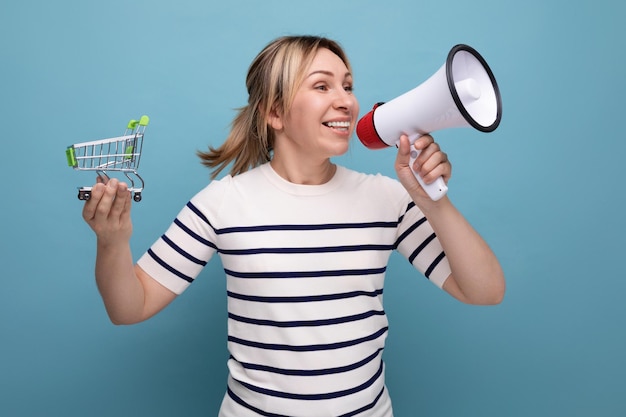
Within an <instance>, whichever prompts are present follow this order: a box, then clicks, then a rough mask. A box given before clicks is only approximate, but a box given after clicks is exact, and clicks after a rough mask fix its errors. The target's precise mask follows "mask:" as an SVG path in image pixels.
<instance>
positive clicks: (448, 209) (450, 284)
mask: <svg viewBox="0 0 626 417" xmlns="http://www.w3.org/2000/svg"><path fill="white" fill-rule="evenodd" d="M410 146H411V145H410V144H409V140H408V138H407V137H406V136H403V137H402V138H401V140H400V146H399V147H398V156H397V158H396V163H395V169H396V173H397V175H398V179H399V180H400V182H401V183H402V185H403V186H404V187H405V188H406V189H407V191H408V192H409V195H410V196H411V198H412V199H413V201H414V202H415V204H416V205H417V206H418V207H419V208H420V209H421V210H422V212H423V213H424V215H425V216H426V218H427V219H428V222H429V223H430V225H431V226H432V228H433V230H434V231H435V233H436V235H437V238H438V239H439V241H440V242H441V246H442V247H443V250H444V251H445V253H446V257H447V259H448V262H449V263H450V269H451V271H452V272H451V274H450V276H449V277H448V279H447V280H446V281H445V283H444V285H443V289H444V290H445V291H447V292H448V293H449V294H450V295H452V296H453V297H455V298H457V299H458V300H460V301H462V302H464V303H468V304H482V305H489V304H498V303H500V302H501V301H502V299H503V297H504V292H505V280H504V274H503V272H502V268H501V266H500V262H498V259H497V258H496V256H495V254H494V253H493V251H492V250H491V248H490V247H489V245H487V243H486V242H485V240H484V239H483V238H482V237H481V236H480V235H479V234H478V232H477V231H476V230H475V229H474V228H473V227H472V226H471V225H470V224H469V222H468V221H467V219H465V217H464V216H463V215H462V214H461V213H460V212H459V211H458V210H457V208H456V207H455V206H454V205H453V204H452V202H451V201H450V199H449V198H448V197H447V196H444V197H443V198H441V199H440V200H438V201H433V200H431V199H430V197H429V196H428V195H427V194H426V193H425V192H424V190H423V189H422V187H421V186H420V185H419V182H418V181H417V180H416V179H415V176H414V174H413V171H412V170H411V168H410V167H409V152H410ZM414 146H415V148H416V149H419V150H420V151H421V152H420V155H419V156H418V158H417V160H416V162H415V168H417V169H419V171H418V172H419V173H420V175H421V177H422V178H423V179H424V181H425V182H426V183H430V182H432V181H434V180H435V179H436V178H437V177H439V176H442V177H443V178H444V181H445V182H446V183H447V181H448V180H449V178H450V175H451V172H452V167H451V165H450V162H449V161H448V158H447V156H446V154H445V153H444V152H442V151H441V150H440V148H439V146H438V145H437V144H436V143H435V142H434V140H433V138H432V137H431V136H429V135H426V136H422V137H421V138H419V139H418V140H417V141H416V142H415V144H414Z"/></svg>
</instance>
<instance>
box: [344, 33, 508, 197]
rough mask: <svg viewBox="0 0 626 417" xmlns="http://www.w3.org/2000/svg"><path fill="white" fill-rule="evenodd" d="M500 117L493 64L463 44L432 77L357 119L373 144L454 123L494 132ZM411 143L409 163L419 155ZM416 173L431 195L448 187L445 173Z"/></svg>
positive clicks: (363, 136)
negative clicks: (426, 176)
mask: <svg viewBox="0 0 626 417" xmlns="http://www.w3.org/2000/svg"><path fill="white" fill-rule="evenodd" d="M501 118H502V101H501V99H500V90H499V88H498V84H497V82H496V79H495V77H494V76H493V73H492V72H491V69H490V68H489V66H488V65H487V62H485V60H484V59H483V57H482V56H481V55H480V54H479V53H478V52H477V51H476V50H475V49H474V48H472V47H470V46H468V45H463V44H459V45H456V46H454V47H453V48H452V49H451V50H450V52H449V53H448V58H447V59H446V62H445V63H444V64H443V65H442V66H441V68H440V69H439V70H438V71H437V72H436V73H434V74H433V75H432V76H431V77H430V78H429V79H428V80H426V81H424V82H423V83H422V84H420V85H418V86H417V87H415V88H414V89H412V90H411V91H408V92H406V93H404V94H402V95H400V96H398V97H396V98H394V99H393V100H391V101H388V102H386V103H377V104H376V105H374V108H373V109H372V110H371V111H370V112H369V113H367V114H366V115H365V116H363V117H362V118H361V119H360V120H359V122H358V123H357V127H356V133H357V136H358V138H359V140H360V141H361V142H362V143H363V144H364V145H365V146H366V147H367V148H369V149H381V148H386V147H388V146H398V145H399V143H400V136H401V135H403V134H405V135H407V136H408V137H409V140H410V142H411V145H413V143H414V142H415V141H416V140H417V139H418V138H419V137H420V136H422V135H425V134H427V133H432V132H434V131H436V130H441V129H445V128H453V127H473V128H475V129H477V130H479V131H481V132H493V131H494V130H495V129H496V128H497V127H498V125H499V124H500V119H501ZM418 154H419V153H418V151H417V150H416V149H415V148H413V146H411V156H410V166H411V167H413V162H414V161H415V159H416V158H417V156H418ZM415 177H416V178H417V180H418V181H419V183H420V185H421V186H422V187H423V188H424V190H425V191H426V193H427V194H428V195H429V196H430V198H431V199H433V200H435V201H436V200H439V199H440V198H442V197H443V196H444V195H446V193H447V192H448V187H447V185H446V184H445V182H444V181H443V178H442V177H439V178H437V180H436V181H434V182H432V183H430V184H425V183H424V181H423V180H422V178H421V177H420V176H419V175H418V174H417V173H415Z"/></svg>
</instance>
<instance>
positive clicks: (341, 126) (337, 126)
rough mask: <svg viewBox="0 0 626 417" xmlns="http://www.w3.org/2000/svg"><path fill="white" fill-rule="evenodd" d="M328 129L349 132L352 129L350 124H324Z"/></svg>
mask: <svg viewBox="0 0 626 417" xmlns="http://www.w3.org/2000/svg"><path fill="white" fill-rule="evenodd" d="M322 124H323V125H324V126H326V127H330V128H331V129H339V130H348V129H350V122H324V123H322Z"/></svg>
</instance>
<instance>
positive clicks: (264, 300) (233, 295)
mask: <svg viewBox="0 0 626 417" xmlns="http://www.w3.org/2000/svg"><path fill="white" fill-rule="evenodd" d="M382 293H383V290H382V289H380V290H375V291H351V292H346V293H339V294H322V295H310V296H302V297H300V296H294V297H271V296H269V297H263V296H258V295H246V294H237V293H234V292H231V291H227V295H228V296H229V297H231V298H236V299H238V300H245V301H253V302H259V303H310V302H315V301H332V300H342V299H347V298H354V297H361V296H365V297H377V296H379V295H381V294H382Z"/></svg>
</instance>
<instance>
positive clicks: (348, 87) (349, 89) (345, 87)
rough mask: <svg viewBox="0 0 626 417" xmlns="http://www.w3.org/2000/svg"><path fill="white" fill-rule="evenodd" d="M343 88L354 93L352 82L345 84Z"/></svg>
mask: <svg viewBox="0 0 626 417" xmlns="http://www.w3.org/2000/svg"><path fill="white" fill-rule="evenodd" d="M343 89H344V90H345V91H347V92H348V93H352V92H353V91H354V86H353V85H352V84H347V85H344V86H343Z"/></svg>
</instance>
